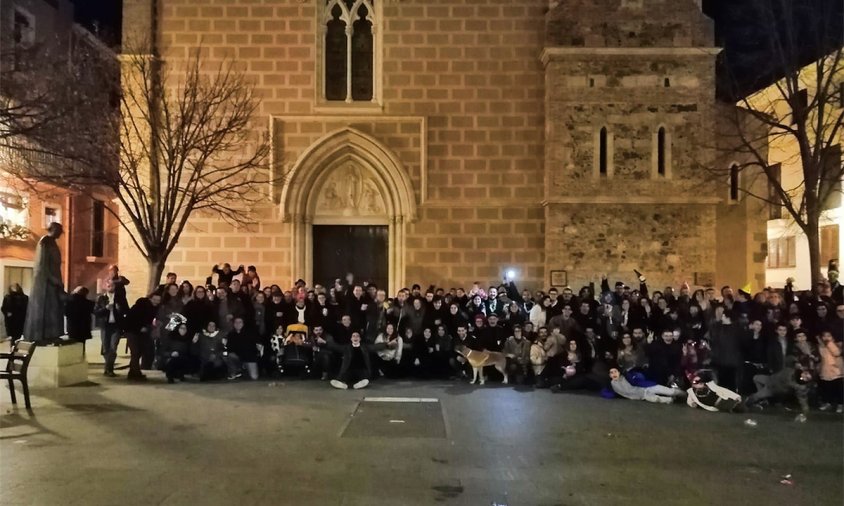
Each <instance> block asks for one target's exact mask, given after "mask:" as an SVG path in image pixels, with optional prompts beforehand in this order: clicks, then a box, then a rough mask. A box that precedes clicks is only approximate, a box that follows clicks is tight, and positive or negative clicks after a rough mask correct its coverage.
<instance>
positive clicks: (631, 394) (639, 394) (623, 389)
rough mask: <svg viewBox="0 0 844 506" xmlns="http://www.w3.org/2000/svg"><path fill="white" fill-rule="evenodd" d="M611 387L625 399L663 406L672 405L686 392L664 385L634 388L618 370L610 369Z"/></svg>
mask: <svg viewBox="0 0 844 506" xmlns="http://www.w3.org/2000/svg"><path fill="white" fill-rule="evenodd" d="M610 380H612V381H610V385H611V386H612V389H613V392H615V393H616V394H617V395H620V396H621V397H624V398H625V399H631V400H634V401H648V402H658V403H661V404H671V403H672V402H674V398H675V397H683V396H684V395H686V392H684V391H682V390H679V389H677V388H669V387H666V386H662V385H653V386H650V387H634V386H633V385H631V384H630V382H629V381H627V378H625V377H624V376H623V375H622V374H621V372H620V371H619V370H618V368H616V367H613V368H612V369H610Z"/></svg>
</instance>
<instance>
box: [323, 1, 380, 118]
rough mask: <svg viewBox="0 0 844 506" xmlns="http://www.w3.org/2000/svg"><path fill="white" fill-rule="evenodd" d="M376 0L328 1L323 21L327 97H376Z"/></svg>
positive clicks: (365, 99) (343, 99) (355, 99)
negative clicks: (374, 5) (374, 7)
mask: <svg viewBox="0 0 844 506" xmlns="http://www.w3.org/2000/svg"><path fill="white" fill-rule="evenodd" d="M374 3H375V0H326V2H325V8H324V10H323V16H322V20H323V23H324V30H323V31H324V38H323V41H322V42H323V44H322V49H323V62H322V63H323V79H324V83H323V90H324V96H323V97H324V99H325V100H327V101H332V102H372V101H374V100H375V56H376V54H375V37H374V34H375V32H376V26H375V11H374V9H373V4H374Z"/></svg>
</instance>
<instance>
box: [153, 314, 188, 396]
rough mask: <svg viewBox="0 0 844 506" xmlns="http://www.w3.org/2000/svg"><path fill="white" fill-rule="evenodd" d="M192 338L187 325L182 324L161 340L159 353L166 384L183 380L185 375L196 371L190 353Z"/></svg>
mask: <svg viewBox="0 0 844 506" xmlns="http://www.w3.org/2000/svg"><path fill="white" fill-rule="evenodd" d="M191 341H192V338H191V336H190V335H189V334H188V325H187V323H182V324H181V325H179V326H178V327H176V330H173V331H171V332H170V333H169V334H168V335H167V336H166V337H164V338H163V339H162V340H161V344H160V347H159V351H160V353H161V361H162V364H163V369H164V374H165V376H167V383H175V381H176V380H177V379H178V380H179V381H184V380H185V375H186V374H191V373H192V372H194V370H195V369H196V361H195V359H194V357H193V356H192V355H191V353H190V348H191Z"/></svg>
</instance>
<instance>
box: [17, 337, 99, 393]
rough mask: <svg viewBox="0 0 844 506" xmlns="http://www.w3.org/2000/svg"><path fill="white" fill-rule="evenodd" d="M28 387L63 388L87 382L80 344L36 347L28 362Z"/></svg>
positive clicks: (85, 362) (86, 369)
mask: <svg viewBox="0 0 844 506" xmlns="http://www.w3.org/2000/svg"><path fill="white" fill-rule="evenodd" d="M27 376H28V377H29V386H31V387H65V386H68V385H76V384H78V383H83V382H85V381H88V362H87V361H86V360H85V356H84V354H83V352H82V343H73V344H66V345H64V346H38V347H37V348H35V354H34V355H33V356H32V360H31V361H30V362H29V372H28V374H27Z"/></svg>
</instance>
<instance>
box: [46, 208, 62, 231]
mask: <svg viewBox="0 0 844 506" xmlns="http://www.w3.org/2000/svg"><path fill="white" fill-rule="evenodd" d="M61 222H62V210H61V208H60V207H58V206H54V205H46V206H44V228H47V227H49V226H50V224H51V223H61Z"/></svg>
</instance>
